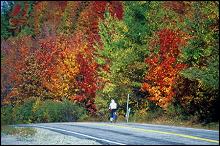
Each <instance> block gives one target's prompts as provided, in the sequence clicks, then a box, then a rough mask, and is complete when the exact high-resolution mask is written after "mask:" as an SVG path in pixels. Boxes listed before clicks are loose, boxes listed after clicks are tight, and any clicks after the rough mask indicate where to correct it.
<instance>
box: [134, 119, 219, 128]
mask: <svg viewBox="0 0 220 146" xmlns="http://www.w3.org/2000/svg"><path fill="white" fill-rule="evenodd" d="M130 122H134V121H133V120H130ZM135 122H136V123H148V124H158V125H170V126H181V127H190V128H199V129H209V130H218V131H219V122H211V123H207V124H203V123H194V122H193V121H192V120H177V119H170V118H168V117H165V116H161V117H157V118H154V119H150V120H147V121H146V120H138V121H135Z"/></svg>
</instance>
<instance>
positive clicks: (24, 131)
mask: <svg viewBox="0 0 220 146" xmlns="http://www.w3.org/2000/svg"><path fill="white" fill-rule="evenodd" d="M36 132H37V131H36V130H35V129H34V128H30V127H13V126H8V125H2V126H1V134H6V135H14V136H22V137H29V136H33V135H35V133H36Z"/></svg>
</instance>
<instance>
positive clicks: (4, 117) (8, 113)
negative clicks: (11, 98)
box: [1, 105, 14, 125]
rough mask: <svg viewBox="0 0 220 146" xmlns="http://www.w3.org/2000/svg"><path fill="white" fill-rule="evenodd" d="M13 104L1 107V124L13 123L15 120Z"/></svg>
mask: <svg viewBox="0 0 220 146" xmlns="http://www.w3.org/2000/svg"><path fill="white" fill-rule="evenodd" d="M12 112H13V106H12V105H8V106H3V107H2V108H1V125H6V124H13V122H14V120H13V117H12Z"/></svg>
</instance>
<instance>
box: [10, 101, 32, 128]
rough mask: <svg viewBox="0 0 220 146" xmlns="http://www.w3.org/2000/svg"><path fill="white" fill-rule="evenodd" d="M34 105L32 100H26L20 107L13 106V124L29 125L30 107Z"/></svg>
mask: <svg viewBox="0 0 220 146" xmlns="http://www.w3.org/2000/svg"><path fill="white" fill-rule="evenodd" d="M33 104H34V100H33V99H31V100H27V101H25V102H24V103H23V104H21V105H15V107H14V108H13V118H14V121H15V124H21V123H31V122H32V121H31V119H32V106H33Z"/></svg>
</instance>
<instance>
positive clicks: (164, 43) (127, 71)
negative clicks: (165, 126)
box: [1, 1, 219, 123]
mask: <svg viewBox="0 0 220 146" xmlns="http://www.w3.org/2000/svg"><path fill="white" fill-rule="evenodd" d="M1 4H2V5H1V40H2V41H1V115H2V118H3V119H2V120H3V122H5V123H14V122H18V123H19V122H20V123H22V122H23V123H28V122H50V121H75V120H77V119H79V118H81V117H82V116H83V117H84V118H86V117H87V118H88V117H96V118H97V119H99V120H108V113H109V111H108V105H109V102H110V100H111V99H115V100H116V102H117V103H118V114H119V118H120V117H121V118H123V117H124V115H125V113H126V101H127V96H128V94H130V102H129V107H130V108H131V113H130V114H131V116H133V118H134V117H135V116H136V119H138V117H139V118H140V117H141V118H142V119H143V120H147V118H149V115H150V114H149V113H153V114H151V115H154V116H156V115H159V116H161V115H170V117H173V118H175V117H178V118H182V119H183V120H192V119H193V121H195V122H205V123H209V122H216V121H218V120H219V119H218V115H219V111H218V107H219V97H218V96H219V93H218V90H219V2H218V1H123V2H121V1H3V2H1ZM134 119H135V118H134ZM2 120H1V121H2ZM13 120H17V121H13Z"/></svg>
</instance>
